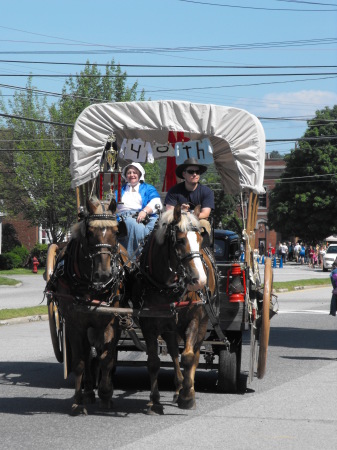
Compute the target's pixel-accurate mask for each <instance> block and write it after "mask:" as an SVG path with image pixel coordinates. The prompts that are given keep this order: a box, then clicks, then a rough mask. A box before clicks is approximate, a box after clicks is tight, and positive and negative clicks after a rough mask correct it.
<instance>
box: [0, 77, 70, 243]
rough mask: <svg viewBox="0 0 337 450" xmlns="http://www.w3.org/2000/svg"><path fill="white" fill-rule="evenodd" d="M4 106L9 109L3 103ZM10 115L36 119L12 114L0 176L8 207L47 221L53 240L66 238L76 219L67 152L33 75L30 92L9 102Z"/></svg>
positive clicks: (31, 218) (36, 220)
mask: <svg viewBox="0 0 337 450" xmlns="http://www.w3.org/2000/svg"><path fill="white" fill-rule="evenodd" d="M2 109H3V110H5V111H6V112H7V113H8V111H7V108H6V106H5V105H4V103H2ZM8 109H9V110H10V113H11V115H16V116H23V117H28V118H30V119H34V120H35V121H28V120H20V119H15V118H7V120H6V125H7V131H9V135H10V136H11V137H12V142H11V147H12V148H11V149H5V151H4V152H2V153H3V156H4V159H3V164H4V166H5V167H6V169H7V170H6V171H5V172H6V173H2V174H1V175H0V185H1V189H2V192H3V202H4V206H5V210H6V211H7V212H8V213H10V214H12V215H19V214H21V215H22V216H23V217H24V218H25V219H27V220H29V222H30V223H31V224H33V225H42V226H43V227H44V228H46V230H47V232H48V233H49V238H50V239H51V240H52V241H53V242H58V241H59V240H62V239H63V237H64V235H65V232H66V230H67V229H68V228H69V226H70V224H71V223H72V221H73V219H74V214H73V213H72V211H73V210H74V207H75V202H74V198H73V197H74V195H73V194H72V195H70V184H69V171H68V169H67V166H68V156H67V155H65V153H64V152H62V151H60V149H59V148H58V145H57V142H55V141H54V140H53V134H52V131H51V125H49V124H46V123H43V121H47V120H48V118H49V115H48V107H47V102H46V98H45V97H39V96H38V95H37V94H35V93H34V90H33V87H32V84H31V79H29V80H28V83H27V87H26V90H25V91H21V92H16V93H15V94H14V98H13V100H10V101H9V102H8Z"/></svg>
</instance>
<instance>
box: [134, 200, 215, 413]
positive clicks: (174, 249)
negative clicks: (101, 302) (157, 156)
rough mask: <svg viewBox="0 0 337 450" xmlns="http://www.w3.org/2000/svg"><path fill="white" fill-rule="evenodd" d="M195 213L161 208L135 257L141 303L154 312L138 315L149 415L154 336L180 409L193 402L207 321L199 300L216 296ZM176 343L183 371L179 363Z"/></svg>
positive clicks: (156, 364) (154, 408) (156, 365)
mask: <svg viewBox="0 0 337 450" xmlns="http://www.w3.org/2000/svg"><path fill="white" fill-rule="evenodd" d="M199 211H200V209H198V210H197V211H196V212H195V214H197V215H198V212H199ZM197 215H193V214H189V213H187V214H184V213H182V212H181V207H180V206H179V205H178V206H176V207H175V208H174V210H169V211H166V212H165V213H163V214H162V216H161V218H160V220H159V224H158V227H157V228H155V229H154V231H153V233H152V235H151V236H150V238H149V240H148V242H147V245H146V247H145V248H144V251H143V254H142V257H141V261H140V271H141V272H142V274H143V277H142V280H143V282H142V301H143V307H144V308H148V309H149V310H151V315H152V316H153V315H154V316H156V315H158V317H151V318H150V317H146V318H143V317H142V318H140V326H141V329H142V333H143V336H144V338H145V341H146V345H147V353H148V370H149V374H150V380H151V394H150V403H149V410H148V413H149V414H151V413H157V414H162V413H163V407H162V405H161V404H160V394H159V390H158V381H157V378H158V373H159V369H160V359H159V357H158V337H159V336H161V337H162V338H163V339H164V340H165V342H166V344H167V349H168V352H169V353H170V355H171V357H172V361H173V365H174V370H175V387H176V391H175V395H174V398H173V401H175V402H178V406H179V407H180V408H183V409H191V408H194V407H195V392H194V377H195V371H196V368H197V366H198V364H199V357H200V347H201V344H202V342H203V340H204V337H205V334H206V331H207V324H208V315H207V313H206V310H205V307H204V304H205V303H207V304H211V305H213V304H214V302H215V299H216V297H217V295H216V270H215V265H214V262H213V261H212V256H211V253H210V252H208V251H206V250H205V249H202V240H203V238H202V236H201V229H200V223H199V220H198V218H197ZM163 316H166V317H163ZM181 342H183V343H184V349H183V352H182V355H181V365H182V367H183V368H184V375H183V374H182V372H181V370H180V365H179V344H180V343H181Z"/></svg>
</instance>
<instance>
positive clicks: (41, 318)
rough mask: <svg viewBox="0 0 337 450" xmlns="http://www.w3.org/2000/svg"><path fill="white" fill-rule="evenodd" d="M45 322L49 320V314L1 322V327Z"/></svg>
mask: <svg viewBox="0 0 337 450" xmlns="http://www.w3.org/2000/svg"><path fill="white" fill-rule="evenodd" d="M44 320H48V314H39V315H36V316H27V317H17V318H15V319H7V320H0V326H2V325H17V324H20V323H29V322H41V321H44Z"/></svg>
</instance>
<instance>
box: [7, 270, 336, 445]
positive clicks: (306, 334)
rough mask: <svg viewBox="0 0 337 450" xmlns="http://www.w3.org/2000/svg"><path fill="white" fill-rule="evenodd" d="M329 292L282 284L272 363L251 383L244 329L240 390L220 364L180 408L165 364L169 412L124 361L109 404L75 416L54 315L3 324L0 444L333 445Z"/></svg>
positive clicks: (142, 375) (202, 374)
mask: <svg viewBox="0 0 337 450" xmlns="http://www.w3.org/2000/svg"><path fill="white" fill-rule="evenodd" d="M326 275H328V274H325V276H326ZM18 292H20V291H18ZM330 296H331V288H330V287H329V288H317V289H306V290H303V291H297V292H289V293H282V294H279V296H278V302H279V308H280V312H279V314H278V315H277V316H275V317H274V318H273V319H272V321H271V333H270V342H269V349H268V363H267V373H266V375H265V377H264V379H263V380H257V379H254V381H253V383H252V384H251V385H248V384H247V372H248V361H249V358H248V351H249V336H248V334H247V335H245V340H244V346H243V356H242V370H241V379H240V390H239V392H238V393H237V394H235V395H234V394H233V395H229V394H218V393H217V392H216V377H217V374H216V370H213V371H204V370H198V371H197V375H196V392H197V408H196V410H193V411H183V410H179V409H178V408H177V407H176V405H175V404H173V403H172V402H171V400H172V375H173V372H172V370H171V369H163V370H162V371H161V375H160V379H159V387H160V390H161V392H162V402H163V404H164V415H163V416H148V415H146V409H147V408H146V404H147V402H148V399H149V381H148V377H147V372H146V369H145V368H125V367H120V368H118V369H117V372H116V374H115V379H114V384H115V392H114V406H113V409H112V410H111V411H109V412H105V411H101V410H100V409H99V407H98V404H96V405H91V406H90V407H89V416H87V417H69V411H70V406H71V397H72V395H73V379H72V377H70V378H69V379H68V380H64V379H63V373H62V365H61V364H59V363H57V362H56V360H55V358H54V356H53V352H52V346H51V342H50V336H49V329H48V323H47V322H38V323H27V324H20V325H9V326H1V327H0V342H1V347H0V429H1V439H0V442H1V448H4V449H7V448H13V449H21V448H22V449H33V448H34V449H45V448H46V447H48V448H49V449H50V450H53V449H59V448H65V449H68V448H69V449H70V448H72V449H73V448H82V449H92V448H93V447H96V448H102V449H105V448H106V449H108V448H109V449H111V448H114V449H135V448H136V449H149V448H150V449H151V448H153V449H154V448H155V449H157V448H160V449H173V448H177V447H179V448H182V449H184V450H185V449H205V448H215V449H223V448H232V449H240V450H242V449H249V450H250V449H252V448H258V449H268V450H270V449H301V450H302V449H304V448H305V449H315V450H316V449H318V448H320V447H322V446H324V448H325V449H335V448H337V433H336V429H337V428H336V425H337V419H336V398H337V377H336V374H337V370H336V369H337V358H336V357H337V353H336V349H337V333H336V328H337V318H334V317H331V316H329V314H328V311H329V304H330ZM124 357H125V358H126V359H129V360H130V361H133V360H135V359H137V358H140V357H144V355H142V354H141V355H139V354H137V355H135V354H125V355H124Z"/></svg>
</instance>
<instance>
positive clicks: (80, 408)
mask: <svg viewBox="0 0 337 450" xmlns="http://www.w3.org/2000/svg"><path fill="white" fill-rule="evenodd" d="M70 415H71V416H87V415H88V411H87V410H86V408H85V406H84V405H77V404H76V403H74V404H73V405H72V407H71V413H70Z"/></svg>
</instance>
